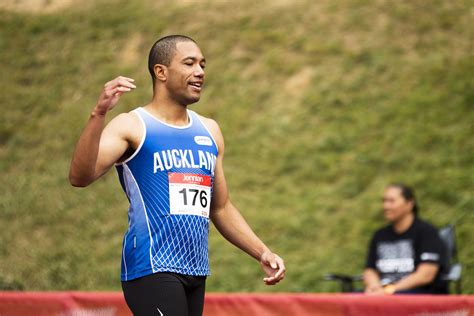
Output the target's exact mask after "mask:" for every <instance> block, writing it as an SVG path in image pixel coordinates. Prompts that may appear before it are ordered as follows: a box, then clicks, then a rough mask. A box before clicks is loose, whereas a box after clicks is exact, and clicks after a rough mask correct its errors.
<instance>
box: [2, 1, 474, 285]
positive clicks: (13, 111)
mask: <svg viewBox="0 0 474 316" xmlns="http://www.w3.org/2000/svg"><path fill="white" fill-rule="evenodd" d="M473 12H474V11H473V3H472V2H471V1H463V0H454V1H441V0H440V1H437V0H432V1H422V0H420V1H389V0H372V1H368V0H366V1H363V0H348V1H330V0H322V1H303V0H301V1H289V0H274V1H250V0H241V1H189V0H188V1H185V0H180V1H156V0H134V1H122V0H102V1H93V0H82V1H80V2H78V1H72V0H23V1H22V0H16V1H15V0H1V2H0V87H1V89H2V91H1V93H0V104H1V119H0V158H1V160H0V172H1V187H2V190H1V193H0V216H1V219H0V256H1V257H0V288H3V289H23V290H119V289H120V281H119V279H120V276H119V273H120V258H121V242H122V237H123V234H124V233H125V230H126V229H127V226H126V225H127V209H128V204H127V199H126V197H125V195H124V194H123V192H122V191H121V188H120V185H119V182H118V180H117V175H116V173H115V171H114V170H111V172H109V173H108V174H107V175H106V176H105V177H104V178H102V179H100V180H99V181H97V182H96V183H94V184H93V185H91V186H90V187H87V188H84V189H77V188H73V187H71V186H70V185H69V183H68V179H67V176H68V169H69V163H70V158H71V155H72V151H73V148H74V144H75V142H76V140H77V138H78V136H79V134H80V132H81V130H82V128H83V127H84V125H85V123H86V121H87V119H88V116H89V113H90V111H91V109H92V107H93V106H94V104H95V102H96V100H97V98H98V95H99V93H100V91H101V88H102V86H103V84H104V83H105V82H106V81H108V80H110V79H112V78H114V77H116V76H117V75H125V76H129V77H132V78H135V80H136V85H137V87H138V88H137V89H136V90H135V91H134V92H133V93H130V94H127V95H126V96H124V97H123V98H122V100H121V102H120V103H119V105H118V106H117V108H116V109H114V111H113V112H112V113H111V115H110V117H113V116H115V115H117V114H118V113H120V112H126V111H129V110H131V109H133V108H135V107H137V106H141V105H144V104H146V103H147V102H148V101H149V100H150V98H151V92H152V90H151V80H150V78H149V74H148V70H147V58H148V52H149V49H150V47H151V45H152V44H153V43H154V42H155V41H156V40H157V39H158V38H160V37H161V36H164V35H169V34H175V33H178V34H185V35H188V36H191V37H193V38H194V39H195V40H196V41H197V42H198V44H199V46H200V47H201V49H202V51H203V53H204V55H205V57H206V59H207V68H206V85H205V88H204V93H203V96H202V98H201V101H200V102H199V103H198V104H195V105H193V106H191V108H192V109H193V110H196V111H198V112H199V113H201V114H203V115H205V116H210V117H212V118H214V119H216V120H217V121H218V122H219V123H220V126H221V129H222V131H223V134H224V136H225V139H226V159H225V171H226V176H227V181H228V184H229V187H230V192H231V198H232V200H233V201H234V204H236V205H237V206H238V207H239V208H240V210H241V212H242V214H243V215H244V216H245V217H246V219H247V220H248V221H249V223H250V224H251V226H252V227H253V228H254V230H255V231H256V233H257V234H258V235H259V236H260V237H261V238H262V239H263V240H264V241H265V242H266V243H267V244H268V245H269V246H270V247H271V248H272V249H273V250H274V251H276V252H277V253H279V254H280V255H281V256H282V257H283V258H284V259H285V261H286V266H287V268H288V273H287V278H286V279H285V281H284V282H282V283H280V284H279V285H278V286H276V287H265V286H264V284H263V282H262V272H261V269H260V267H259V265H258V264H257V263H256V262H255V261H254V260H253V259H251V258H250V257H248V256H246V255H245V254H243V253H242V252H240V251H239V250H237V249H236V248H234V247H233V246H232V245H230V244H229V243H228V242H226V241H225V240H224V239H223V238H222V237H221V236H220V235H219V233H218V232H217V231H216V230H215V229H214V228H212V229H211V234H210V259H211V268H212V276H211V277H210V278H209V279H208V287H207V289H208V292H223V291H226V292H248V291H258V292H335V291H338V290H339V287H338V285H337V284H336V283H331V282H325V281H323V280H322V277H323V275H324V274H325V273H328V272H340V273H348V274H357V273H360V272H361V271H362V269H363V267H364V262H365V256H366V249H367V244H368V241H369V238H370V237H371V235H372V233H373V231H374V230H375V229H377V228H378V227H380V226H382V225H384V224H385V221H384V219H383V214H382V211H381V195H382V192H383V189H384V187H385V186H386V185H387V184H388V183H390V182H394V181H401V182H405V183H407V184H409V185H411V186H413V187H414V188H415V190H416V192H417V195H418V199H419V204H420V205H421V217H422V218H424V219H426V220H428V221H430V222H432V223H433V224H435V225H437V226H442V225H446V224H449V223H452V222H456V229H457V237H458V247H459V257H460V260H461V262H462V264H463V267H464V271H463V275H464V279H463V292H464V293H471V294H472V293H474V278H473V277H472V276H473V275H474V246H473V241H474V230H473V225H474V198H473V192H474V137H473V136H474V128H473V122H474V111H473V110H474V89H473V78H474V76H473V74H474V60H473V55H472V52H473V50H472V48H473V47H472V44H473V28H472V24H473V23H472V22H473ZM109 119H110V118H109Z"/></svg>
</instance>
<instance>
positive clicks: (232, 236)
mask: <svg viewBox="0 0 474 316" xmlns="http://www.w3.org/2000/svg"><path fill="white" fill-rule="evenodd" d="M203 121H204V123H205V124H206V126H207V127H208V129H209V131H210V132H211V134H212V136H213V137H214V140H215V141H216V143H217V146H218V149H219V154H218V155H217V162H216V169H215V172H214V176H215V178H214V188H213V195H212V202H211V211H210V217H211V220H212V222H213V223H214V226H216V228H217V230H218V231H219V232H220V233H221V234H222V236H224V237H225V238H226V239H227V240H228V241H229V242H231V243H232V244H234V245H235V246H237V247H238V248H240V249H242V250H243V251H245V252H246V253H248V254H249V255H250V256H252V257H254V258H255V259H256V260H258V261H259V262H260V264H261V266H262V269H263V271H264V272H265V274H266V277H265V278H264V279H263V281H264V282H265V284H267V285H273V284H276V283H278V282H279V281H280V280H282V279H283V278H284V276H285V264H284V262H283V259H282V258H280V257H279V256H278V255H277V254H275V253H273V252H272V251H270V249H269V248H268V247H267V246H266V245H265V244H264V243H263V242H262V241H261V240H260V238H258V236H257V235H256V234H255V233H254V232H253V230H252V229H251V228H250V226H249V225H248V224H247V222H246V221H245V219H244V218H243V216H242V215H241V214H240V212H239V210H238V209H237V208H236V207H235V206H234V205H233V204H232V202H231V201H230V198H229V192H228V189H227V183H226V180H225V176H224V169H223V159H224V137H223V136H222V133H221V131H220V128H219V126H218V125H217V123H216V122H215V121H213V120H210V119H203Z"/></svg>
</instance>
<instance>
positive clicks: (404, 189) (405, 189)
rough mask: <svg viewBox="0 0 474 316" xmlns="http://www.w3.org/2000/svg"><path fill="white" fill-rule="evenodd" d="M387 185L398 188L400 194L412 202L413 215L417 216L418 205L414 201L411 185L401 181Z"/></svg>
mask: <svg viewBox="0 0 474 316" xmlns="http://www.w3.org/2000/svg"><path fill="white" fill-rule="evenodd" d="M389 187H392V188H398V189H400V191H401V193H402V196H403V197H404V198H405V200H407V201H411V202H413V209H412V210H413V214H414V215H415V217H418V211H419V207H418V203H417V201H416V197H415V191H414V190H413V189H412V188H411V187H409V186H407V185H405V184H403V183H392V184H390V185H389Z"/></svg>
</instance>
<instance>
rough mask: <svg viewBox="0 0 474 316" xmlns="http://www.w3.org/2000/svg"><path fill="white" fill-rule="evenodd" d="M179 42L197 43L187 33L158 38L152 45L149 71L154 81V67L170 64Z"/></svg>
mask: <svg viewBox="0 0 474 316" xmlns="http://www.w3.org/2000/svg"><path fill="white" fill-rule="evenodd" d="M179 42H193V43H196V41H194V40H193V39H192V38H190V37H188V36H185V35H168V36H165V37H162V38H160V39H159V40H157V41H156V42H155V44H153V46H152V47H151V49H150V54H149V55H148V71H150V75H151V79H152V80H153V83H155V79H156V77H155V71H154V69H153V68H154V67H155V65H156V64H161V65H165V66H169V65H170V64H171V60H172V59H173V57H174V53H175V52H176V44H177V43H179Z"/></svg>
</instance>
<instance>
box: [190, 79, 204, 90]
mask: <svg viewBox="0 0 474 316" xmlns="http://www.w3.org/2000/svg"><path fill="white" fill-rule="evenodd" d="M188 84H189V85H190V86H192V87H193V88H194V89H195V90H198V91H201V89H202V85H203V82H202V81H192V82H189V83H188Z"/></svg>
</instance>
